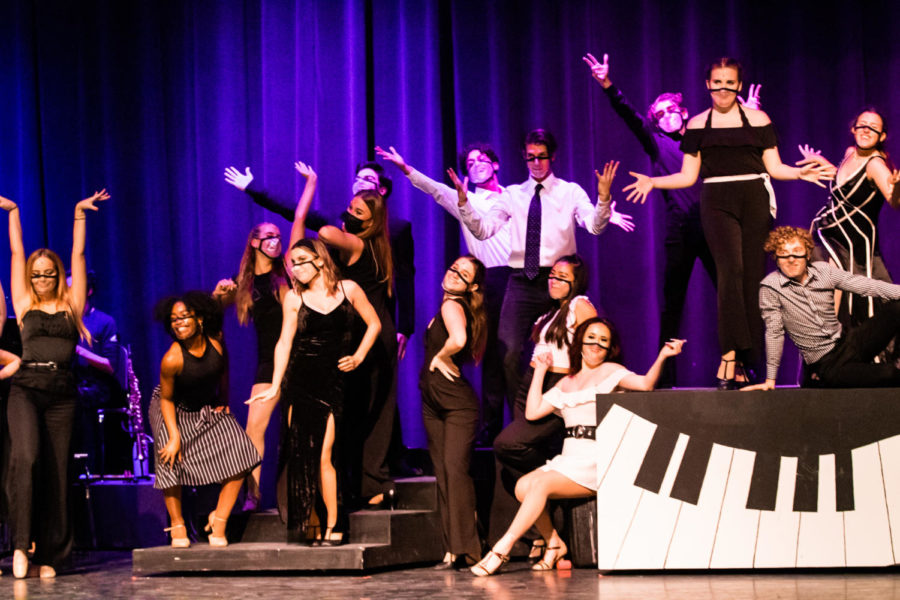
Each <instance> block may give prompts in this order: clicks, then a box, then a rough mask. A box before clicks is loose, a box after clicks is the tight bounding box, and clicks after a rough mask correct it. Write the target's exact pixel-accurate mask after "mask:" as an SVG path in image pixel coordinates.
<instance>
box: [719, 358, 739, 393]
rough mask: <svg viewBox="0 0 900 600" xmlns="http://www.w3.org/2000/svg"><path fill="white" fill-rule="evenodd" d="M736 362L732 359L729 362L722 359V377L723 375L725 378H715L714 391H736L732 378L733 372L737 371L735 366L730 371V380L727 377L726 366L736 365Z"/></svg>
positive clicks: (735, 384)
mask: <svg viewBox="0 0 900 600" xmlns="http://www.w3.org/2000/svg"><path fill="white" fill-rule="evenodd" d="M736 362H737V361H736V360H735V359H733V358H732V359H730V360H729V359H727V358H723V359H722V363H724V365H725V367H724V369H723V370H722V375H724V376H725V377H716V389H717V390H723V391H724V390H736V389H737V383H735V381H734V376H735V371H736V369H737V366H735V367H733V368H732V369H731V377H730V378H729V377H728V365H729V364H732V363H736Z"/></svg>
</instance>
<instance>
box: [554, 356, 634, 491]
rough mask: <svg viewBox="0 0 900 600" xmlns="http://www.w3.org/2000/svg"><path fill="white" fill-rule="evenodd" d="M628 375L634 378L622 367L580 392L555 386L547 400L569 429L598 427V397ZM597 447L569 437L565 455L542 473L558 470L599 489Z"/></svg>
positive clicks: (584, 439) (560, 455)
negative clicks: (562, 389) (577, 426)
mask: <svg viewBox="0 0 900 600" xmlns="http://www.w3.org/2000/svg"><path fill="white" fill-rule="evenodd" d="M628 375H631V371H629V370H628V369H626V368H625V367H622V368H621V369H617V370H616V371H613V372H612V373H611V374H610V375H609V376H608V377H607V378H606V379H604V380H603V381H601V382H600V383H598V384H597V385H595V386H594V387H591V388H587V389H584V390H579V391H577V392H563V391H561V390H560V389H559V387H554V388H553V389H551V390H550V391H548V392H547V393H546V394H544V400H546V401H547V402H549V403H550V404H552V405H553V407H554V411H553V412H555V413H557V414H560V415H562V418H563V420H564V421H565V422H566V427H575V426H576V425H589V426H596V425H597V394H608V393H610V392H612V391H613V390H615V389H616V386H618V385H619V382H620V381H622V379H623V378H625V377H626V376H628ZM596 445H597V442H596V441H595V440H590V439H586V438H580V439H578V438H572V437H567V438H566V439H565V441H564V442H563V448H562V454H559V455H558V456H555V457H553V458H552V459H551V460H549V461H547V464H545V465H544V466H543V467H541V470H542V471H556V472H558V473H561V474H562V475H565V476H566V477H568V478H569V479H571V480H572V481H574V482H575V483H577V484H578V485H582V486H584V487H586V488H589V489H592V490H596V489H597V486H598V482H597V449H596Z"/></svg>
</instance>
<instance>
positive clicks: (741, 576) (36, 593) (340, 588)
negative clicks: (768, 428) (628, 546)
mask: <svg viewBox="0 0 900 600" xmlns="http://www.w3.org/2000/svg"><path fill="white" fill-rule="evenodd" d="M0 564H2V569H3V576H2V577H0V598H16V599H20V598H21V599H24V598H29V599H30V600H35V599H38V598H67V599H68V600H77V599H88V598H90V599H94V598H103V599H104V600H112V599H115V598H154V599H166V598H190V599H192V600H194V599H199V598H232V599H237V598H240V599H244V598H304V597H305V598H310V599H314V598H391V599H393V598H429V599H430V600H435V599H438V598H454V599H455V598H495V599H498V600H501V599H507V598H509V599H513V598H544V599H550V598H566V599H575V598H597V599H599V598H602V599H603V600H619V599H621V600H625V599H628V600H644V599H647V598H653V599H655V600H656V599H685V600H701V599H703V598H729V599H735V600H744V599H747V600H750V599H760V600H762V599H766V600H768V599H775V598H778V599H779V600H799V599H801V598H802V599H810V598H815V599H816V600H837V599H850V598H865V599H866V600H874V599H880V598H900V571H898V570H897V569H896V568H891V569H884V570H867V571H818V572H808V573H800V572H796V571H784V572H776V573H759V572H756V573H723V572H715V573H709V574H706V573H702V574H696V573H693V574H672V573H671V572H669V573H666V574H647V573H640V574H621V573H617V574H611V575H605V576H601V575H600V574H598V572H597V571H595V570H594V569H575V570H572V571H554V572H551V573H533V572H532V571H530V570H529V569H528V565H527V563H525V562H513V563H511V564H510V565H508V569H507V570H505V571H504V572H503V573H502V574H501V575H498V576H494V577H486V578H476V577H472V576H471V575H470V574H469V573H468V572H458V573H457V572H453V573H447V572H445V571H435V570H433V569H432V568H430V567H421V568H417V569H405V570H397V571H385V572H379V573H372V574H369V575H359V574H348V575H346V576H335V575H311V574H308V573H303V574H296V575H286V574H278V575H264V576H255V575H241V576H220V575H199V574H198V575H190V576H178V577H164V576H154V577H133V576H132V574H131V554H130V553H128V552H92V553H87V554H84V553H79V554H77V555H76V556H75V566H74V568H73V570H71V571H69V572H68V573H67V574H65V575H60V576H59V577H58V578H57V579H55V580H40V579H37V578H28V579H23V580H15V579H13V577H12V575H11V573H10V559H9V558H6V559H5V560H3V561H2V563H0Z"/></svg>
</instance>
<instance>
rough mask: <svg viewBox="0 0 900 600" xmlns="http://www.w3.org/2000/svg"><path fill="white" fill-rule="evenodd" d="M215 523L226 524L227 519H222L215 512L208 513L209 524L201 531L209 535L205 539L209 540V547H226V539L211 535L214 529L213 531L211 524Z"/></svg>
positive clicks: (222, 536)
mask: <svg viewBox="0 0 900 600" xmlns="http://www.w3.org/2000/svg"><path fill="white" fill-rule="evenodd" d="M216 521H220V522H222V523H226V524H227V523H228V519H223V518H222V517H220V516H219V515H217V514H216V511H212V512H211V513H209V522H208V523H207V524H206V527H204V528H203V531H205V532H207V533H208V534H209V536H208V537H207V539H208V540H209V545H210V546H214V547H216V548H224V547H225V546H227V545H228V538H227V537H225V536H224V535H213V531H215V529H213V524H214V523H215V522H216ZM223 533H224V532H223Z"/></svg>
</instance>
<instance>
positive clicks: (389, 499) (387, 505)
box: [365, 488, 397, 510]
mask: <svg viewBox="0 0 900 600" xmlns="http://www.w3.org/2000/svg"><path fill="white" fill-rule="evenodd" d="M378 496H381V499H380V500H379V501H377V502H373V500H375V499H376V498H378ZM396 501H397V499H396V495H395V493H394V488H391V489H389V490H388V491H386V492H384V493H381V494H376V495H374V496H372V497H371V498H369V501H368V503H366V506H365V508H367V509H369V510H394V508H396Z"/></svg>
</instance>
